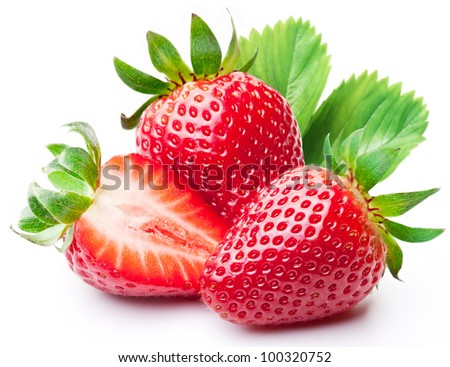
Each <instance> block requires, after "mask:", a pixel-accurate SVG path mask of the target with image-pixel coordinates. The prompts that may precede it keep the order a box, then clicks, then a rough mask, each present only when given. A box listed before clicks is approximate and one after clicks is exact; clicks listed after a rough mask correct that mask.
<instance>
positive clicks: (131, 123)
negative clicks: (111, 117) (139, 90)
mask: <svg viewBox="0 0 450 367" xmlns="http://www.w3.org/2000/svg"><path fill="white" fill-rule="evenodd" d="M159 98H160V97H159V96H154V97H152V98H150V99H148V100H147V101H145V103H144V104H143V105H142V106H141V107H139V108H138V109H137V110H136V111H135V112H134V113H133V114H132V115H131V116H130V117H127V116H125V115H124V114H123V113H122V115H121V116H120V121H121V123H122V128H124V129H125V130H131V129H134V128H135V127H136V126H138V124H139V121H140V119H141V116H142V114H143V113H144V111H145V110H146V109H147V107H148V106H150V105H151V104H152V103H153V102H155V101H157V100H158V99H159Z"/></svg>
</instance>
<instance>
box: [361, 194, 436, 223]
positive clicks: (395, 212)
mask: <svg viewBox="0 0 450 367" xmlns="http://www.w3.org/2000/svg"><path fill="white" fill-rule="evenodd" d="M438 191H439V189H430V190H424V191H416V192H402V193H395V194H387V195H379V196H376V197H374V198H373V200H372V201H371V202H370V206H371V207H372V208H374V209H379V210H380V212H381V215H382V216H383V217H397V216H399V215H402V214H405V213H406V212H407V211H409V210H410V209H412V208H414V207H415V206H416V205H418V204H420V203H421V202H422V201H424V200H425V199H427V198H428V197H430V196H431V195H433V194H435V193H436V192H438Z"/></svg>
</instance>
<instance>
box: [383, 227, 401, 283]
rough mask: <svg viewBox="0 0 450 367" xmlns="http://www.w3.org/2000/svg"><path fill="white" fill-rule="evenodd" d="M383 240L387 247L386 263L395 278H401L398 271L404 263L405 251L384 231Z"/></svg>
mask: <svg viewBox="0 0 450 367" xmlns="http://www.w3.org/2000/svg"><path fill="white" fill-rule="evenodd" d="M381 235H382V237H383V241H384V243H385V245H386V248H387V254H386V265H387V267H388V269H389V271H390V272H391V274H392V276H393V277H394V278H395V279H398V280H400V278H399V277H398V273H399V272H400V269H401V268H402V265H403V252H402V249H401V248H400V246H399V245H398V243H397V241H396V240H395V239H394V238H393V237H392V236H391V235H390V234H389V233H386V232H384V231H383V232H382V234H381Z"/></svg>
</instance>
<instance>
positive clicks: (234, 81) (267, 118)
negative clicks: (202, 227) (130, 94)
mask: <svg viewBox="0 0 450 367" xmlns="http://www.w3.org/2000/svg"><path fill="white" fill-rule="evenodd" d="M147 39H148V43H149V52H150V56H151V59H152V62H153V64H154V66H155V67H156V69H157V70H159V71H161V72H163V73H165V74H166V75H167V78H168V80H169V81H168V82H167V83H165V82H162V81H159V80H157V79H155V78H153V77H150V76H149V75H147V74H144V73H142V72H140V71H138V70H136V69H134V68H132V67H131V66H129V65H127V64H125V63H124V62H122V61H120V60H119V59H115V66H116V70H117V73H118V74H119V76H120V77H121V79H122V80H123V81H124V82H125V83H126V84H127V85H128V86H130V87H131V88H133V89H135V90H137V91H140V92H144V93H149V94H157V97H156V98H155V97H153V98H151V99H150V100H149V101H148V102H147V103H146V104H144V106H142V107H141V108H140V109H139V110H138V111H137V112H136V114H135V115H134V116H132V117H131V118H130V119H127V118H125V117H122V123H123V126H124V127H126V128H132V127H134V126H136V124H137V122H138V119H139V117H140V122H139V125H138V127H137V133H136V144H137V151H138V152H139V153H140V154H142V155H144V156H147V157H150V158H152V159H155V160H158V161H160V162H162V163H163V164H167V165H171V167H173V169H174V171H175V172H177V173H178V174H179V175H180V177H181V178H182V182H183V183H184V184H185V185H187V186H190V188H192V189H194V190H198V191H201V193H202V195H203V196H204V198H205V200H206V202H207V203H208V204H210V205H213V206H214V207H216V208H217V210H218V211H219V213H220V214H221V215H222V216H224V217H228V218H235V217H237V216H238V215H240V214H241V213H242V211H243V208H244V207H245V205H246V204H247V203H248V202H249V201H250V200H251V198H252V197H253V196H254V195H255V193H256V190H257V189H258V188H261V187H264V186H266V185H267V184H268V183H269V182H270V181H271V180H273V179H274V178H276V177H278V175H279V174H280V173H283V172H284V171H286V170H287V169H289V168H292V167H298V166H302V165H303V164H304V161H303V153H302V145H301V137H300V132H299V129H298V125H297V122H296V120H295V118H294V116H293V114H292V111H291V108H290V107H289V105H288V103H287V101H286V100H285V99H284V97H283V96H282V95H281V94H280V93H279V92H278V91H276V90H275V89H273V88H272V87H270V86H269V85H267V84H266V83H264V82H263V81H261V80H259V79H257V78H256V77H254V76H251V75H249V74H246V73H245V72H242V71H234V69H235V67H236V64H237V63H238V61H239V47H238V42H237V38H236V33H235V32H233V37H232V40H231V43H230V46H229V49H228V53H227V55H226V56H225V58H224V59H223V61H222V59H221V57H222V55H221V51H220V47H219V45H218V43H217V40H216V39H215V37H214V35H213V34H212V32H211V30H210V29H209V27H208V26H207V25H206V24H205V23H204V22H203V20H201V19H200V18H199V17H198V16H196V15H193V18H192V31H191V61H192V66H193V71H191V70H190V69H189V67H188V66H187V65H186V64H185V63H184V62H183V61H182V60H181V58H180V56H179V54H178V52H177V51H176V49H175V47H174V46H173V45H172V44H171V43H170V42H169V41H168V40H167V39H165V38H164V37H162V36H160V35H157V34H155V33H152V32H149V33H148V35H147ZM250 66H251V62H250V63H249V64H247V65H246V66H245V67H244V68H243V69H242V70H246V69H248V68H249V67H250ZM147 106H148V107H147ZM141 114H142V116H141Z"/></svg>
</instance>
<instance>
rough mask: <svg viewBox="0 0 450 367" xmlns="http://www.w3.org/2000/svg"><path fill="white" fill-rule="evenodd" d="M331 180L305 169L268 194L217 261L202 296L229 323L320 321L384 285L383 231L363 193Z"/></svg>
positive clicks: (210, 261)
mask: <svg viewBox="0 0 450 367" xmlns="http://www.w3.org/2000/svg"><path fill="white" fill-rule="evenodd" d="M326 174H327V173H326V171H325V170H322V171H321V172H318V171H315V170H311V171H309V173H306V170H304V169H303V168H299V169H295V170H293V171H289V172H288V173H286V174H285V175H284V176H283V177H282V178H279V179H278V180H275V181H274V182H273V185H274V186H272V187H275V189H273V188H272V189H271V188H270V187H267V188H264V189H262V190H260V191H259V193H258V196H257V197H256V199H255V202H254V203H253V204H252V205H250V206H249V207H248V208H247V210H246V212H245V214H244V215H243V216H242V217H241V218H240V220H239V221H238V222H237V223H236V224H235V225H234V226H233V227H232V228H231V229H230V230H229V232H228V233H227V235H226V237H225V240H224V241H223V242H222V243H221V244H219V246H218V247H217V248H216V250H215V251H214V252H213V254H212V255H211V256H210V257H209V259H208V261H207V262H206V265H205V270H204V271H203V275H202V277H201V279H200V282H201V296H202V299H203V301H204V302H205V304H206V305H208V306H209V307H210V308H211V309H212V310H214V311H215V312H216V313H218V314H219V315H220V316H221V317H222V318H223V319H225V320H228V321H231V322H234V323H237V324H254V325H278V324H289V323H295V322H304V321H312V320H316V319H320V318H323V317H327V316H331V315H334V314H337V313H340V312H343V311H345V310H348V309H349V308H351V307H353V306H354V305H356V304H357V303H359V302H360V301H362V300H363V299H364V298H365V297H366V296H367V295H368V294H369V293H370V292H371V291H372V289H373V287H374V286H375V285H376V284H377V283H378V281H379V280H380V278H381V277H382V275H383V272H384V269H385V259H386V246H385V244H384V243H383V241H382V239H381V236H380V233H379V230H380V229H379V228H378V225H376V224H375V223H374V222H372V221H371V219H370V215H369V213H368V209H367V203H366V201H365V199H364V198H362V196H361V195H360V194H359V193H358V192H356V189H354V188H351V184H350V183H349V182H348V181H347V180H345V179H343V178H342V183H343V184H344V186H342V187H341V186H340V184H339V183H338V182H336V181H337V180H335V179H333V180H329V179H328V178H327V176H326ZM302 175H304V177H306V180H304V179H303V178H302V177H303V176H302ZM327 184H328V187H327ZM308 185H310V186H308ZM305 186H306V187H312V188H313V189H307V188H306V187H305Z"/></svg>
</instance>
